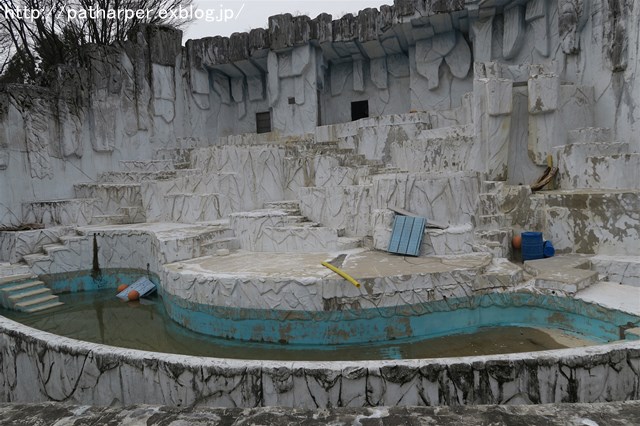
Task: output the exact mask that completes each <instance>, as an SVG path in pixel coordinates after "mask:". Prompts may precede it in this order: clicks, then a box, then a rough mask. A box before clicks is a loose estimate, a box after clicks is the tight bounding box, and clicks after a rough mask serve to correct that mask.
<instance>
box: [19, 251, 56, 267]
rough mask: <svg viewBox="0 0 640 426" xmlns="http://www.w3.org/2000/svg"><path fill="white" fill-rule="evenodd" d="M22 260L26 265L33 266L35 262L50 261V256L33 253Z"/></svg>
mask: <svg viewBox="0 0 640 426" xmlns="http://www.w3.org/2000/svg"><path fill="white" fill-rule="evenodd" d="M23 260H24V261H25V262H26V263H27V265H29V266H33V265H34V264H35V263H36V262H43V261H50V260H51V256H49V255H46V254H42V253H34V254H28V255H26V256H24V257H23Z"/></svg>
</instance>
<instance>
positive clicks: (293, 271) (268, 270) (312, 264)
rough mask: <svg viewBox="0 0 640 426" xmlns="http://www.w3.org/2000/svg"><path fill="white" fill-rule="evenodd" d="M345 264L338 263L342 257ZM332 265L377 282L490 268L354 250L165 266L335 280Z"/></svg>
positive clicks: (480, 256)
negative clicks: (411, 276)
mask: <svg viewBox="0 0 640 426" xmlns="http://www.w3.org/2000/svg"><path fill="white" fill-rule="evenodd" d="M341 254H342V255H344V256H346V257H344V260H342V261H339V260H337V259H338V258H339V257H340V255H341ZM324 261H327V262H331V263H332V264H335V265H336V266H338V267H339V268H340V269H342V270H343V271H345V272H346V273H347V274H349V275H351V276H352V277H354V278H356V279H358V278H362V279H365V278H376V277H391V276H401V275H418V274H433V273H443V272H451V271H455V270H471V269H481V268H485V267H487V266H488V265H489V264H490V263H491V256H490V255H488V254H484V253H477V254H466V255H459V256H443V257H438V256H432V257H407V256H398V255H394V254H390V253H386V252H381V251H370V250H351V251H346V252H342V253H326V252H325V253H273V252H249V251H243V250H238V251H235V252H233V253H231V254H229V255H226V256H206V257H200V258H196V259H190V260H185V261H180V262H176V263H172V264H169V265H165V266H166V267H167V269H169V270H171V271H176V272H178V271H182V272H191V273H197V274H204V275H234V276H237V277H271V278H296V279H299V278H317V279H322V278H326V277H329V276H333V275H334V272H331V271H330V270H329V269H327V268H325V267H324V266H322V265H321V262H324Z"/></svg>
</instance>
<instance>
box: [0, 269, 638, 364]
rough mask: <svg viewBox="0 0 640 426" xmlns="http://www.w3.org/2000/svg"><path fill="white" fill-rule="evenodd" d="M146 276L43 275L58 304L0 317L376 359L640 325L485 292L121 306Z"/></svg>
mask: <svg viewBox="0 0 640 426" xmlns="http://www.w3.org/2000/svg"><path fill="white" fill-rule="evenodd" d="M143 275H146V276H148V277H149V278H150V279H151V280H152V281H154V282H155V283H156V284H159V280H158V277H157V276H154V275H153V274H149V273H147V272H146V271H141V270H130V269H117V270H104V271H102V273H100V274H92V273H90V272H88V271H81V272H74V273H66V274H60V275H55V276H42V277H41V279H42V280H43V281H45V282H46V283H47V284H48V285H49V287H50V288H51V289H52V290H53V291H54V292H55V293H56V294H58V295H59V296H60V298H61V300H62V301H63V302H64V303H65V305H63V306H61V307H59V308H56V309H52V310H48V311H45V312H42V313H39V314H24V313H20V312H14V311H6V310H4V311H3V310H0V314H1V315H4V316H5V317H8V318H10V319H13V320H16V321H18V322H21V323H23V324H25V325H28V326H31V327H34V328H37V329H40V330H43V331H48V332H51V333H54V334H58V335H62V336H66V337H71V338H75V339H79V340H84V341H88V342H94V343H102V344H107V345H112V346H119V347H125V348H133V349H141V350H149V351H156V352H167V353H177V354H185V355H195V356H210V357H220V358H238V359H265V360H325V361H330V360H373V359H413V358H435V357H458V356H471V355H491V354H501V353H513V352H529V351H538V350H546V349H560V348H566V347H577V346H587V345H594V344H602V343H607V342H611V341H616V340H619V339H621V338H622V337H621V335H622V334H621V333H623V330H624V327H627V328H628V327H629V326H630V325H635V326H638V324H640V318H638V317H635V316H633V315H630V314H627V313H624V312H620V311H615V310H609V309H606V308H603V307H601V306H597V305H593V304H589V303H585V302H582V301H580V300H576V299H572V298H565V297H556V296H546V295H539V294H532V293H492V294H484V295H478V296H473V297H466V298H457V299H455V298H454V299H445V300H439V301H432V302H425V303H421V304H412V305H401V306H393V307H382V308H376V309H353V310H341V311H335V310H333V311H332V310H329V311H278V310H271V309H270V310H265V309H240V308H232V307H221V306H203V305H198V304H194V303H191V302H189V301H185V300H183V299H180V298H178V297H176V296H175V295H170V294H168V293H166V292H164V291H162V288H161V286H159V289H160V292H159V293H160V294H156V295H155V296H153V297H151V298H148V299H143V300H142V301H140V302H123V301H121V300H119V299H117V298H116V297H115V294H116V290H115V288H116V287H117V286H118V285H119V284H122V283H131V282H133V281H135V280H137V279H138V278H139V277H140V276H143Z"/></svg>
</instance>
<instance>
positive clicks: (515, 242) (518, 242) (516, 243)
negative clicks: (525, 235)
mask: <svg viewBox="0 0 640 426" xmlns="http://www.w3.org/2000/svg"><path fill="white" fill-rule="evenodd" d="M511 245H512V246H513V248H514V249H516V250H520V247H522V236H521V235H520V234H517V235H514V236H513V238H512V239H511Z"/></svg>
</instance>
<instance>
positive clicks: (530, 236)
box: [520, 232, 544, 261]
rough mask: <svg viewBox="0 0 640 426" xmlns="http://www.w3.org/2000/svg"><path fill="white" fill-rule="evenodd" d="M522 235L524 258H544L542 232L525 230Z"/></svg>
mask: <svg viewBox="0 0 640 426" xmlns="http://www.w3.org/2000/svg"><path fill="white" fill-rule="evenodd" d="M520 236H521V237H522V260H523V261H524V260H536V259H543V258H544V253H543V245H544V243H543V241H542V232H523V233H522V234H520Z"/></svg>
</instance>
